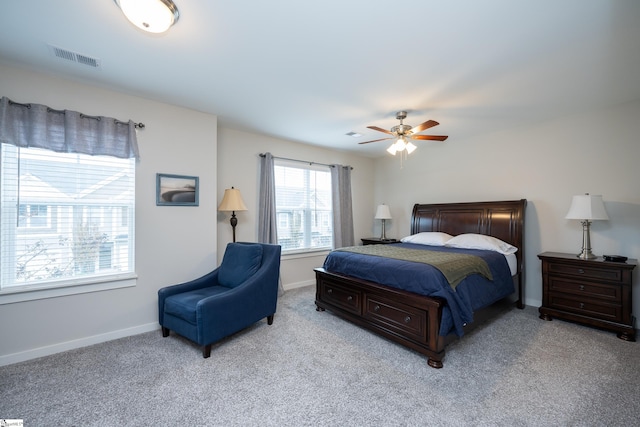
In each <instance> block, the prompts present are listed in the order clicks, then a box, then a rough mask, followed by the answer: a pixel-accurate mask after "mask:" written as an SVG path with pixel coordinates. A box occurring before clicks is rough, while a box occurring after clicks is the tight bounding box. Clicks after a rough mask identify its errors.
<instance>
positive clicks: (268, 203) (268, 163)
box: [258, 153, 284, 296]
mask: <svg viewBox="0 0 640 427" xmlns="http://www.w3.org/2000/svg"><path fill="white" fill-rule="evenodd" d="M258 242H260V243H272V244H278V226H277V223H276V181H275V176H274V171H273V156H272V155H271V153H264V154H261V155H260V195H259V197H258ZM282 294H284V287H283V286H282V276H278V295H279V296H280V295H282Z"/></svg>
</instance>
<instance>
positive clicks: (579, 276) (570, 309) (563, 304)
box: [538, 252, 638, 341]
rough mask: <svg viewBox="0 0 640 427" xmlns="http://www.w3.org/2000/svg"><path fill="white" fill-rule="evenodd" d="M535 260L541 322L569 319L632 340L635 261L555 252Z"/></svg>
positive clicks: (544, 254)
mask: <svg viewBox="0 0 640 427" xmlns="http://www.w3.org/2000/svg"><path fill="white" fill-rule="evenodd" d="M538 258H540V259H541V260H542V306H541V307H540V308H539V310H538V311H539V312H540V318H541V319H544V320H552V318H554V317H555V318H557V319H563V320H570V321H574V322H578V323H582V324H585V325H589V326H595V327H598V328H602V329H607V330H610V331H614V332H617V333H618V338H620V339H623V340H626V341H635V336H636V331H635V319H634V317H633V314H632V307H631V302H632V300H631V287H632V280H631V273H632V271H633V269H634V268H635V267H636V265H637V264H638V261H637V260H635V259H629V260H627V261H626V262H610V261H604V260H603V259H602V258H600V257H598V258H595V259H590V260H586V259H581V258H578V257H577V256H576V255H573V254H564V253H558V252H544V253H542V254H540V255H538Z"/></svg>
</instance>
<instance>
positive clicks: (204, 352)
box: [202, 344, 211, 359]
mask: <svg viewBox="0 0 640 427" xmlns="http://www.w3.org/2000/svg"><path fill="white" fill-rule="evenodd" d="M209 356H211V344H207V345H205V346H204V347H202V357H204V358H205V359H206V358H207V357H209Z"/></svg>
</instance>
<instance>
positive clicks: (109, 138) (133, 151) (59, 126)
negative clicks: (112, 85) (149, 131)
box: [0, 97, 140, 159]
mask: <svg viewBox="0 0 640 427" xmlns="http://www.w3.org/2000/svg"><path fill="white" fill-rule="evenodd" d="M0 142H3V143H6V144H11V145H15V146H18V147H32V148H44V149H47V150H51V151H56V152H59V153H79V154H89V155H104V156H112V157H118V158H121V159H128V158H132V157H134V158H136V159H138V158H139V157H140V154H139V151H138V141H137V139H136V129H135V123H134V122H133V121H131V120H129V121H128V122H121V121H119V120H116V119H113V118H111V117H104V116H87V115H85V114H82V113H78V112H77V111H71V110H54V109H52V108H49V107H47V106H46V105H40V104H20V103H17V102H13V101H11V100H10V99H8V98H7V97H2V99H1V100H0Z"/></svg>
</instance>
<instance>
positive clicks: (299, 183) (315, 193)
mask: <svg viewBox="0 0 640 427" xmlns="http://www.w3.org/2000/svg"><path fill="white" fill-rule="evenodd" d="M274 175H275V186H276V215H277V219H278V221H277V223H278V244H280V245H281V246H282V251H283V252H284V253H286V252H289V253H291V252H305V251H313V250H323V249H331V246H332V242H333V227H332V224H333V223H332V221H331V218H332V213H331V173H330V171H329V167H328V166H321V165H316V164H313V165H307V164H303V163H299V162H290V161H286V160H281V159H276V160H275V162H274Z"/></svg>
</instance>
